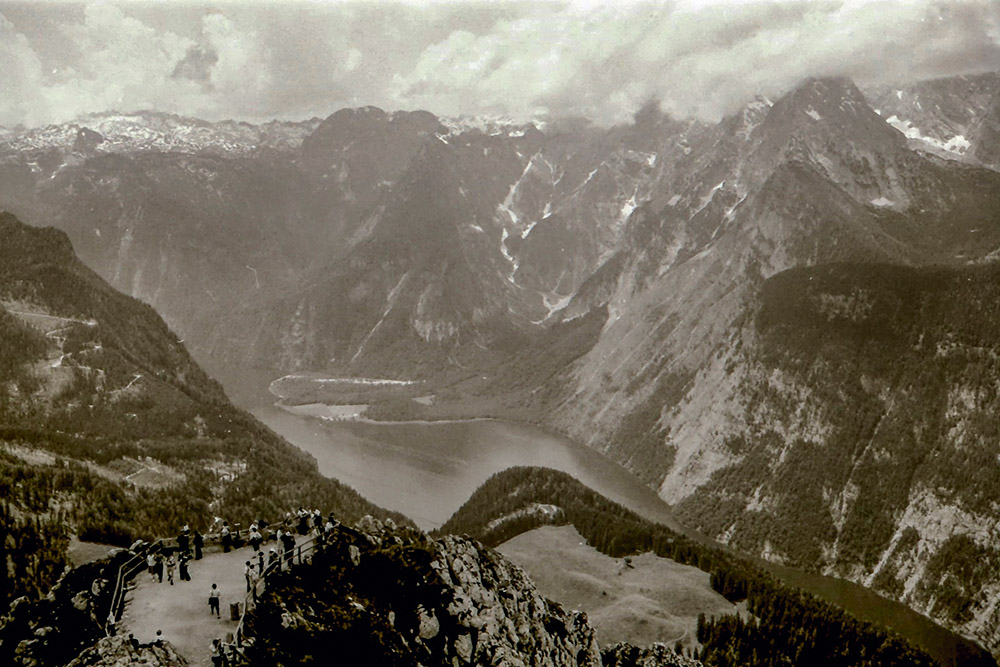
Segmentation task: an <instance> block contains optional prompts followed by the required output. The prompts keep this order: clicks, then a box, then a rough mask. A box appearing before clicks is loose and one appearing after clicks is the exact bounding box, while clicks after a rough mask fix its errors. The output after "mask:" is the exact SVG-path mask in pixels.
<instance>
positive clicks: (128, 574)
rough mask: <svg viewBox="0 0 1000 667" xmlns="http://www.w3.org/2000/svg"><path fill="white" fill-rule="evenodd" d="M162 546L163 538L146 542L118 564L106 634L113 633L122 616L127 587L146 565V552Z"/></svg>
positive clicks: (105, 623) (105, 619) (105, 621)
mask: <svg viewBox="0 0 1000 667" xmlns="http://www.w3.org/2000/svg"><path fill="white" fill-rule="evenodd" d="M162 547H163V540H157V541H156V542H151V543H149V544H146V545H144V546H143V547H142V549H141V550H139V551H137V552H132V557H131V558H129V559H128V560H126V561H125V562H124V563H122V564H121V565H120V566H118V576H117V577H116V578H115V590H114V592H113V593H112V595H111V608H110V609H109V610H108V615H107V616H106V617H105V618H104V632H105V634H106V635H109V636H110V635H111V634H112V632H113V631H114V626H115V624H116V623H117V622H118V620H119V619H120V618H121V613H122V608H123V607H124V605H125V588H126V584H127V583H128V581H129V579H131V578H132V577H134V576H135V573H136V572H138V571H139V570H140V569H142V568H143V567H145V565H146V554H148V553H149V552H150V551H153V550H158V549H161V548H162Z"/></svg>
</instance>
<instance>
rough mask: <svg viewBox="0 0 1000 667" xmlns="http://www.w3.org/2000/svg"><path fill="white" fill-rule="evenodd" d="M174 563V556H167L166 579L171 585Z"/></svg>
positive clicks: (172, 582)
mask: <svg viewBox="0 0 1000 667" xmlns="http://www.w3.org/2000/svg"><path fill="white" fill-rule="evenodd" d="M175 565H176V563H174V557H173V556H170V557H169V558H167V581H169V582H170V585H171V586H173V585H174V566H175Z"/></svg>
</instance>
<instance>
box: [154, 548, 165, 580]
mask: <svg viewBox="0 0 1000 667" xmlns="http://www.w3.org/2000/svg"><path fill="white" fill-rule="evenodd" d="M153 567H154V569H155V571H156V576H157V578H158V579H159V583H161V584H162V583H163V555H162V554H156V564H155V565H154V566H153Z"/></svg>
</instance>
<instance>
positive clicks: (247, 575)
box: [243, 561, 253, 593]
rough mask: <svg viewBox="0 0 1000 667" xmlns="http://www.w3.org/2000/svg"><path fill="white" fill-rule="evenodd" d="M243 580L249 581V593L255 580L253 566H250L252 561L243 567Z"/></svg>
mask: <svg viewBox="0 0 1000 667" xmlns="http://www.w3.org/2000/svg"><path fill="white" fill-rule="evenodd" d="M243 578H244V579H246V580H247V593H249V592H250V587H251V580H252V579H253V565H251V564H250V561H247V562H246V565H244V566H243Z"/></svg>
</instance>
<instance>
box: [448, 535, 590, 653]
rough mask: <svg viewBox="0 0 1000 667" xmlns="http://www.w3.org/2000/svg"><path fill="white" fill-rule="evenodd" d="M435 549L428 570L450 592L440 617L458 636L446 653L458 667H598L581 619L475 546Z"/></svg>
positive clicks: (460, 541)
mask: <svg viewBox="0 0 1000 667" xmlns="http://www.w3.org/2000/svg"><path fill="white" fill-rule="evenodd" d="M437 545H438V547H439V552H438V558H436V559H435V560H434V561H433V562H432V563H431V568H433V570H434V573H435V575H436V576H437V577H438V578H439V579H440V581H442V582H443V583H444V584H445V585H446V586H447V587H449V588H450V589H451V592H452V600H451V602H450V604H448V606H447V607H446V608H445V612H446V613H447V615H448V617H450V618H449V620H450V621H451V622H452V623H454V625H455V627H456V629H457V631H458V632H457V633H456V636H455V638H454V639H453V640H452V642H451V647H450V648H451V651H453V655H454V657H455V658H458V660H459V663H458V664H507V665H600V664H601V657H600V651H599V650H598V647H597V640H596V639H595V637H594V629H593V627H591V625H590V624H589V623H588V621H587V615H586V614H585V613H583V612H578V611H573V612H566V611H564V610H563V609H562V608H561V607H560V606H559V605H558V604H556V603H554V602H551V601H549V600H546V599H545V598H543V597H542V596H541V595H540V594H539V593H538V591H537V589H536V588H535V585H534V583H532V582H531V580H530V579H528V577H527V575H525V573H524V572H523V571H522V570H521V568H519V567H517V566H516V565H514V564H513V563H511V562H510V561H508V560H507V559H506V558H504V557H503V556H501V555H500V554H498V553H497V552H495V551H493V550H492V549H487V548H486V547H484V546H483V545H482V544H480V543H478V542H474V541H472V540H468V539H464V538H460V537H445V538H443V539H441V540H439V541H438V542H437Z"/></svg>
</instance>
